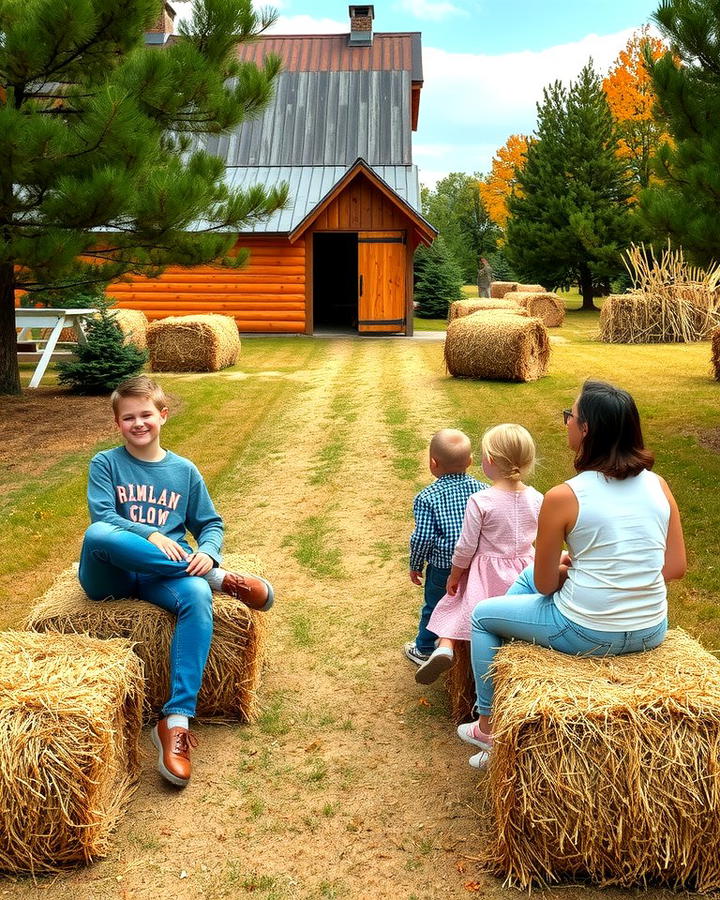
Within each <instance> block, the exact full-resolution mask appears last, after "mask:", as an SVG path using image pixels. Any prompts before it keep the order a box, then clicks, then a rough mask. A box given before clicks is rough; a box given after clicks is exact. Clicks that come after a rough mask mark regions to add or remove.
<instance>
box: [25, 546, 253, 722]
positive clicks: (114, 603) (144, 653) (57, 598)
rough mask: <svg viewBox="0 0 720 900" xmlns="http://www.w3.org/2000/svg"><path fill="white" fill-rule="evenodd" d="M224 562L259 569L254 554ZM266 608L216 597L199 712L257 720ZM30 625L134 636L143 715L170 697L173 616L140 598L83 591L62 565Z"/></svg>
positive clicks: (205, 715)
mask: <svg viewBox="0 0 720 900" xmlns="http://www.w3.org/2000/svg"><path fill="white" fill-rule="evenodd" d="M224 565H225V566H226V567H227V568H232V569H233V570H235V571H240V572H243V571H245V572H247V571H250V572H254V573H255V574H258V575H263V574H264V572H263V567H262V565H261V564H260V562H259V561H258V560H257V559H256V558H255V557H239V556H228V557H227V558H226V561H225V563H224ZM267 615H268V614H267V613H259V612H255V611H254V610H251V609H248V608H247V607H246V606H245V605H244V604H243V603H241V602H240V601H239V600H235V599H234V598H232V597H228V596H227V595H225V594H215V595H214V597H213V619H214V631H213V639H212V645H211V647H210V656H209V657H208V661H207V665H206V666H205V674H204V676H203V684H202V689H201V691H200V696H199V697H198V706H197V715H198V718H212V719H224V720H233V721H240V722H252V721H254V719H255V717H256V715H257V711H258V704H257V689H258V687H259V683H260V676H261V673H262V665H263V659H264V654H265V645H266V636H267ZM27 627H28V628H30V629H33V630H34V631H47V632H51V631H52V632H58V631H59V632H82V633H87V634H90V635H92V636H93V637H97V638H109V637H124V638H128V639H129V640H131V641H134V642H136V645H135V652H136V653H137V654H138V656H139V657H140V659H142V661H143V663H144V664H145V718H146V720H148V719H150V718H152V716H153V714H154V713H157V712H159V711H160V709H161V707H162V705H163V703H165V701H166V700H167V698H168V693H169V683H170V668H169V662H170V642H171V640H172V635H173V631H174V628H175V617H174V616H172V615H170V614H169V613H166V612H164V611H163V610H161V609H159V608H158V607H156V606H153V605H152V604H150V603H142V602H141V601H139V600H108V601H103V602H96V601H93V600H90V599H89V598H88V597H86V595H85V593H84V592H83V590H82V588H81V587H80V585H79V584H78V581H77V574H76V573H75V572H74V570H72V569H68V570H67V571H65V572H64V573H63V574H62V575H61V576H60V577H59V578H58V579H57V580H56V581H55V583H54V584H53V585H52V586H51V587H50V589H49V590H48V591H47V593H46V594H45V595H44V596H43V597H41V599H40V600H39V601H38V603H37V605H36V606H35V607H34V608H33V609H32V610H31V612H30V615H29V618H28V621H27Z"/></svg>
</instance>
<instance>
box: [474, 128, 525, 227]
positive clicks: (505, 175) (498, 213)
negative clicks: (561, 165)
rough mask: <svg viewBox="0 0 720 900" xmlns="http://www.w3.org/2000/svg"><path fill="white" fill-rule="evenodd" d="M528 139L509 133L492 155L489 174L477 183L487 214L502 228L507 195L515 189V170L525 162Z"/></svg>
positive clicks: (505, 218)
mask: <svg viewBox="0 0 720 900" xmlns="http://www.w3.org/2000/svg"><path fill="white" fill-rule="evenodd" d="M528 141H529V139H528V138H527V137H526V136H525V135H524V134H511V135H510V137H509V138H508V139H507V141H506V142H505V144H504V146H502V147H501V148H500V149H499V150H498V152H497V153H496V154H495V156H494V157H493V161H492V168H491V169H490V174H489V175H487V176H486V177H485V178H484V179H483V180H482V181H481V182H480V183H479V190H480V197H481V198H482V202H483V203H484V204H485V209H486V210H487V214H488V216H489V217H490V220H491V221H492V222H494V223H495V224H496V225H498V226H499V227H500V228H502V229H504V228H505V224H506V222H507V220H508V208H507V201H508V197H510V195H511V194H513V193H514V192H515V191H516V189H517V176H516V171H517V169H522V167H523V166H524V164H525V154H526V153H527V148H528Z"/></svg>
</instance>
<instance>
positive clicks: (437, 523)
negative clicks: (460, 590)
mask: <svg viewBox="0 0 720 900" xmlns="http://www.w3.org/2000/svg"><path fill="white" fill-rule="evenodd" d="M429 465H430V472H431V473H432V474H433V475H434V476H435V478H436V479H437V480H436V481H434V482H433V484H431V485H428V487H426V488H423V490H422V491H420V493H419V494H418V495H417V497H415V500H414V502H413V514H414V516H415V530H414V531H413V533H412V535H411V536H410V580H411V581H412V583H413V584H417V585H421V584H422V573H423V566H424V565H425V563H426V562H427V569H426V571H425V596H424V601H425V602H424V604H423V608H422V611H421V613H420V625H419V627H418V633H417V637H416V638H415V640H414V641H409V642H408V643H407V644H405V648H404V651H405V656H407V658H408V659H409V660H410V662H412V663H415V665H416V666H419V665H422V663H424V662H426V661H427V660H428V658H429V657H430V654H431V653H432V652H433V650H434V649H435V641H436V640H437V635H436V634H433V633H432V632H431V631H428V629H427V623H428V620H429V619H430V616H431V615H432V611H433V610H434V609H435V607H436V605H437V602H438V600H439V599H440V598H441V597H442V596H443V595H444V594H445V585H446V583H447V580H448V576H449V575H450V568H451V566H452V555H453V550H454V549H455V544H456V543H457V541H458V538H459V537H460V532H461V530H462V523H463V516H464V515H465V507H466V505H467V501H468V498H469V497H470V495H471V494H474V493H475V492H476V491H481V490H483V489H484V488H486V487H487V485H486V484H482V483H481V482H479V481H478V480H477V479H476V478H473V477H472V475H467V474H466V469H467V468H468V467H469V466H470V465H472V448H471V446H470V438H469V437H468V436H467V435H466V434H465V433H464V432H462V431H458V430H457V429H456V428H443V429H442V430H441V431H438V432H436V433H435V434H434V435H433V437H432V440H431V441H430V460H429Z"/></svg>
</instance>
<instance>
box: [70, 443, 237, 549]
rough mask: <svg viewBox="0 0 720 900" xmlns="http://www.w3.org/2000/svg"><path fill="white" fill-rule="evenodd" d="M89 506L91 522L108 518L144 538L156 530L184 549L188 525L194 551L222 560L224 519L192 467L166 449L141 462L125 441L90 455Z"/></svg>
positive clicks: (108, 521) (186, 547) (107, 520)
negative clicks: (155, 459) (161, 455)
mask: <svg viewBox="0 0 720 900" xmlns="http://www.w3.org/2000/svg"><path fill="white" fill-rule="evenodd" d="M88 506H89V507H90V519H91V520H92V521H93V522H107V523H108V524H109V525H117V526H118V527H120V528H122V529H124V530H125V531H131V532H132V533H133V534H139V535H140V536H141V537H144V538H147V537H148V536H149V535H151V534H152V533H153V532H154V531H160V532H162V533H163V534H166V535H167V536H168V537H169V538H172V539H173V540H174V541H177V542H178V544H181V545H182V546H183V547H184V548H185V549H186V550H187V551H188V552H189V553H191V552H192V548H191V547H190V545H189V544H188V542H187V539H186V534H187V532H188V531H189V532H190V533H191V534H192V536H193V537H194V538H195V540H196V541H197V545H198V552H202V553H207V555H208V556H210V557H211V558H212V559H213V560H215V562H216V563H218V564H219V563H220V562H221V560H222V554H221V553H220V548H221V547H222V542H223V520H222V519H221V518H220V516H219V515H218V513H217V512H216V510H215V507H214V506H213V502H212V500H211V499H210V494H208V490H207V488H206V487H205V482H204V481H203V478H202V475H201V474H200V472H198V470H197V467H196V466H195V465H194V464H193V463H191V462H190V460H189V459H184V458H183V457H182V456H178V455H177V454H176V453H172V452H171V451H170V450H167V451H166V452H165V456H164V458H163V459H161V460H160V461H159V462H145V461H144V460H140V459H136V458H135V457H134V456H133V455H132V454H130V453H128V451H127V450H126V449H125V447H115V448H114V449H112V450H102V451H101V452H100V453H98V454H97V455H96V456H94V457H93V458H92V460H91V461H90V472H89V476H88Z"/></svg>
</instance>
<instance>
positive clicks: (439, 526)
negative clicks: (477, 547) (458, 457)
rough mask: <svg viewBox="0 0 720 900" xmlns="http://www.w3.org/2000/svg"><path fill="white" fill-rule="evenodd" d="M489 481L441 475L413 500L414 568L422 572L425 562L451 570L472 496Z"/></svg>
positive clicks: (462, 475)
mask: <svg viewBox="0 0 720 900" xmlns="http://www.w3.org/2000/svg"><path fill="white" fill-rule="evenodd" d="M486 487H487V485H486V484H482V482H480V481H478V480H477V478H473V477H472V475H467V474H465V473H459V472H457V473H453V474H451V475H441V476H440V477H439V478H438V479H437V481H435V482H433V483H432V484H430V485H428V486H427V487H426V488H423V490H421V491H420V493H419V494H418V495H417V497H416V498H415V500H414V502H413V515H414V516H415V530H414V531H413V533H412V535H411V536H410V571H411V572H422V570H423V568H424V566H425V563H426V562H428V563H430V565H431V566H436V567H437V568H439V569H449V568H450V567H451V565H452V555H453V550H454V549H455V544H457V541H458V538H459V537H460V532H461V530H462V523H463V518H464V516H465V507H466V506H467V502H468V498H469V497H470V495H471V494H474V493H475V492H476V491H483V490H485V488H486Z"/></svg>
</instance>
